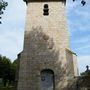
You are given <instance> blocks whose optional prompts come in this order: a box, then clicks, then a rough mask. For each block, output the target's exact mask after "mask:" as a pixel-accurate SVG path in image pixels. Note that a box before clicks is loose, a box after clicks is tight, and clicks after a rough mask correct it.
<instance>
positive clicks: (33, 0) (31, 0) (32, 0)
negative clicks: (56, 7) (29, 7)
mask: <svg viewBox="0 0 90 90" xmlns="http://www.w3.org/2000/svg"><path fill="white" fill-rule="evenodd" d="M23 1H24V2H26V3H28V2H52V1H54V2H56V1H61V2H64V3H66V0H23Z"/></svg>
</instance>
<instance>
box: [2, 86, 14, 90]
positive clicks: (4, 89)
mask: <svg viewBox="0 0 90 90" xmlns="http://www.w3.org/2000/svg"><path fill="white" fill-rule="evenodd" d="M0 90H15V88H14V87H0Z"/></svg>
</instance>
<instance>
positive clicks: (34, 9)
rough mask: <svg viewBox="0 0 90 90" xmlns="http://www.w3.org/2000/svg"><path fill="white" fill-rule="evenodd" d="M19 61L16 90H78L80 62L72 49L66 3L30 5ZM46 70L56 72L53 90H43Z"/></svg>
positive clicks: (50, 0)
mask: <svg viewBox="0 0 90 90" xmlns="http://www.w3.org/2000/svg"><path fill="white" fill-rule="evenodd" d="M45 4H47V5H48V9H49V15H47V16H45V15H43V12H44V11H43V9H44V5H45ZM18 60H19V67H18V70H19V71H18V75H17V80H18V84H17V90H76V89H75V80H74V76H77V75H78V70H77V61H76V54H75V53H73V52H72V51H71V50H70V46H69V36H68V30H67V23H66V16H65V0H44V1H43V0H30V1H29V0H28V1H27V14H26V25H25V36H24V49H23V51H22V52H21V53H20V55H19V59H18ZM43 70H46V71H47V70H51V71H53V73H54V74H53V75H54V79H53V85H52V86H51V87H52V88H50V87H49V86H46V87H47V89H45V88H46V87H44V86H42V84H41V83H42V82H41V71H43ZM47 75H48V74H47ZM46 77H48V76H46ZM49 81H50V80H48V82H49ZM50 83H52V82H50Z"/></svg>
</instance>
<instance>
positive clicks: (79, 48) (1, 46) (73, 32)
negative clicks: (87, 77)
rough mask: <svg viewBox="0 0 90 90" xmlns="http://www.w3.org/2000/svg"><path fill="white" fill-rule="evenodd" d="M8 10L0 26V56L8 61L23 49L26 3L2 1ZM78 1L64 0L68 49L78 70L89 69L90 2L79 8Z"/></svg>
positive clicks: (10, 0) (89, 0) (16, 0)
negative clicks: (75, 57) (65, 2)
mask: <svg viewBox="0 0 90 90" xmlns="http://www.w3.org/2000/svg"><path fill="white" fill-rule="evenodd" d="M5 1H7V2H8V4H9V5H8V7H7V8H6V11H5V12H4V15H3V16H2V24H1V25H0V54H1V55H4V56H7V57H8V58H10V59H11V60H12V61H13V60H15V59H16V58H17V54H18V53H19V52H21V51H22V50H23V38H24V27H25V14H26V7H27V6H26V4H25V3H24V2H23V0H5ZM80 1H81V0H76V2H72V0H67V5H66V16H67V23H68V31H69V34H70V46H71V49H72V51H74V52H75V53H76V54H77V61H78V67H79V71H80V72H82V71H85V70H86V65H89V66H90V0H86V2H87V3H86V5H85V6H84V7H83V6H82V5H81V3H80Z"/></svg>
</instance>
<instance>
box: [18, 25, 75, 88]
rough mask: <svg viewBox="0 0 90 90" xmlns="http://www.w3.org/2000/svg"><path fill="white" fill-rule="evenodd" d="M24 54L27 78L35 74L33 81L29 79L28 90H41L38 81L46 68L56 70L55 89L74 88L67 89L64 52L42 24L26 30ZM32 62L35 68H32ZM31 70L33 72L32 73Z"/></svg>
mask: <svg viewBox="0 0 90 90" xmlns="http://www.w3.org/2000/svg"><path fill="white" fill-rule="evenodd" d="M24 54H25V55H26V58H27V65H26V68H27V69H26V70H27V72H28V75H26V78H28V79H29V78H30V74H31V73H33V74H34V75H33V76H32V78H31V79H32V82H29V81H28V84H27V85H28V86H27V90H40V86H38V85H39V84H38V82H39V80H40V78H41V77H40V76H38V75H40V72H41V71H42V70H45V69H50V70H52V71H53V72H54V79H55V80H54V85H53V88H54V89H55V90H74V89H70V88H69V89H67V73H66V68H67V67H66V64H63V63H62V60H63V56H62V54H61V53H60V51H59V50H58V49H57V47H56V45H55V43H54V40H53V38H51V37H50V36H49V35H48V33H47V34H46V33H45V32H44V31H43V29H42V28H41V26H40V27H35V28H34V27H33V28H32V31H26V32H25V43H24V50H23V53H22V54H21V57H22V55H24ZM60 57H62V58H61V59H62V60H60ZM23 60H24V59H22V61H23ZM20 62H21V61H20ZM31 63H32V65H33V66H32V67H33V68H30V66H31ZM24 67H25V66H24ZM20 69H22V68H19V70H20ZM30 71H32V72H31V73H30ZM36 72H37V73H36ZM36 77H38V78H36ZM36 82H37V83H36ZM35 83H36V84H35ZM29 85H30V86H29ZM31 86H32V87H31ZM23 87H24V85H23ZM49 87H50V86H49Z"/></svg>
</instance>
